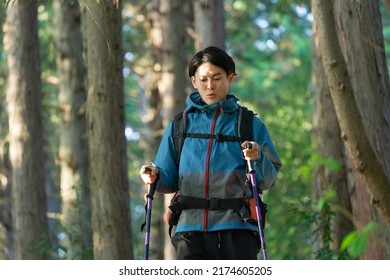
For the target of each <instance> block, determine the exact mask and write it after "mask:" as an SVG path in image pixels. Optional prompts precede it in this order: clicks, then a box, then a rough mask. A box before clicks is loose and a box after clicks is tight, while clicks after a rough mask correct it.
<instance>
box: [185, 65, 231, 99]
mask: <svg viewBox="0 0 390 280" xmlns="http://www.w3.org/2000/svg"><path fill="white" fill-rule="evenodd" d="M233 79H234V74H233V73H232V74H230V75H229V76H227V74H226V71H225V70H224V69H222V68H220V67H218V66H215V65H213V64H211V63H203V64H202V65H200V66H199V67H198V69H196V72H195V76H192V77H191V81H192V85H193V86H194V88H196V89H197V90H198V91H199V93H200V95H201V97H202V99H203V101H204V102H206V104H208V105H210V104H213V103H217V102H219V101H221V100H224V99H225V98H226V95H227V93H228V90H229V87H230V85H231V84H232V82H233Z"/></svg>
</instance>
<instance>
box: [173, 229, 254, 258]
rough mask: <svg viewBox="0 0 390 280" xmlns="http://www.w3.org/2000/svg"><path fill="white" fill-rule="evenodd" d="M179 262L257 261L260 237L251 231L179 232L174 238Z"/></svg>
mask: <svg viewBox="0 0 390 280" xmlns="http://www.w3.org/2000/svg"><path fill="white" fill-rule="evenodd" d="M172 244H173V246H174V247H175V250H176V258H177V259H178V260H256V259H257V253H258V252H259V250H260V241H259V235H258V234H257V233H255V232H253V231H249V230H222V231H211V232H201V231H189V232H178V233H175V235H174V236H173V238H172Z"/></svg>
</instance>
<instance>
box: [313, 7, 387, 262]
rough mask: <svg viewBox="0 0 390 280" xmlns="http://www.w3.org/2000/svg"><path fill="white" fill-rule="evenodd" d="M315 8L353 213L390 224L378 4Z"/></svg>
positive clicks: (363, 220)
mask: <svg viewBox="0 0 390 280" xmlns="http://www.w3.org/2000/svg"><path fill="white" fill-rule="evenodd" d="M339 5H340V6H339ZM343 5H346V6H343ZM312 8H313V13H314V17H315V20H316V21H317V23H318V33H319V46H320V51H321V57H322V63H323V65H324V69H325V73H326V76H327V81H328V84H329V87H330V92H331V97H332V100H333V103H334V106H335V111H336V114H337V118H338V122H339V124H340V128H341V136H342V138H343V140H344V144H345V146H346V150H347V155H348V157H349V158H350V161H351V173H350V174H349V178H350V192H351V196H352V199H353V200H354V202H353V203H352V205H353V206H354V207H353V211H354V214H355V216H356V217H357V219H360V220H359V221H358V222H360V223H362V224H363V225H365V224H366V223H367V222H368V221H369V220H371V219H375V220H377V221H378V222H379V224H382V221H381V220H383V223H385V224H387V225H389V224H390V206H389V205H390V204H389V203H390V191H389V190H390V183H389V155H390V153H389V133H390V131H389V121H390V117H389V111H388V108H389V106H388V104H389V95H388V94H386V93H388V92H389V81H388V73H387V68H386V62H385V58H384V51H383V50H384V47H383V37H382V35H381V32H382V27H381V23H380V13H379V9H378V2H377V1H368V2H367V1H364V2H361V1H359V2H356V1H342V2H337V1H335V8H336V9H335V12H334V11H333V7H332V1H318V0H313V1H312ZM341 12H342V16H341ZM346 15H348V16H346ZM335 18H336V21H337V23H338V24H336V21H335ZM368 23H369V24H368ZM336 26H337V29H336ZM337 36H339V37H337ZM383 132H384V133H383ZM360 179H361V181H360ZM351 183H354V184H353V185H352V184H351ZM364 190H366V191H367V194H364ZM369 203H370V204H371V205H369ZM375 211H378V212H379V214H380V216H381V217H380V219H377V218H376V214H375V213H374V212H375ZM370 212H372V213H373V215H372V216H371V213H370ZM365 217H366V218H365ZM378 218H379V217H378ZM382 228H383V227H382ZM372 244H373V243H370V246H372ZM375 246H376V244H375ZM368 252H372V253H371V254H366V255H365V256H364V258H373V259H374V258H383V257H384V256H383V252H378V250H368Z"/></svg>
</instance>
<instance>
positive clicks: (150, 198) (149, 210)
mask: <svg viewBox="0 0 390 280" xmlns="http://www.w3.org/2000/svg"><path fill="white" fill-rule="evenodd" d="M147 172H152V169H150V168H149V167H146V168H145V173H147ZM155 190H156V183H153V184H151V185H149V186H148V194H147V195H146V198H147V206H146V207H147V208H146V234H145V251H144V260H148V259H149V244H150V221H151V218H152V203H153V195H154V192H155Z"/></svg>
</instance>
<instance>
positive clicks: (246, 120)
mask: <svg viewBox="0 0 390 280" xmlns="http://www.w3.org/2000/svg"><path fill="white" fill-rule="evenodd" d="M254 115H255V113H253V111H251V110H249V109H248V108H247V107H244V106H240V107H239V109H238V120H237V123H238V136H239V137H240V139H241V143H242V142H244V141H251V140H253V135H252V131H253V128H252V123H253V116H254Z"/></svg>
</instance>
